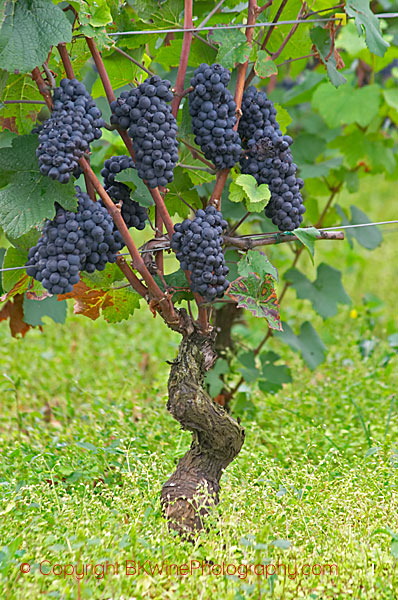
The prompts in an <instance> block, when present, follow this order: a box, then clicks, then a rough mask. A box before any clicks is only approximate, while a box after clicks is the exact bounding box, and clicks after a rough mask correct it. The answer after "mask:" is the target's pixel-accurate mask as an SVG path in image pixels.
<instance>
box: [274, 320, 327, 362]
mask: <svg viewBox="0 0 398 600" xmlns="http://www.w3.org/2000/svg"><path fill="white" fill-rule="evenodd" d="M282 325H283V331H282V332H279V331H276V332H275V333H274V335H276V336H277V337H280V339H281V340H282V341H283V342H285V343H286V344H288V345H289V346H290V347H291V348H292V349H293V350H295V351H297V352H300V354H301V355H302V357H303V359H304V361H305V363H306V364H307V365H308V367H309V368H310V369H311V370H313V369H315V368H316V367H317V366H318V365H319V364H320V363H321V362H323V361H324V360H325V352H326V347H325V345H324V343H323V342H322V340H321V339H320V337H319V336H318V334H317V332H316V331H315V329H314V328H313V326H312V325H311V323H309V322H308V321H305V323H303V324H302V326H301V329H300V333H299V335H295V334H294V333H293V331H292V329H291V328H290V327H289V325H288V324H287V323H284V322H283V323H282Z"/></svg>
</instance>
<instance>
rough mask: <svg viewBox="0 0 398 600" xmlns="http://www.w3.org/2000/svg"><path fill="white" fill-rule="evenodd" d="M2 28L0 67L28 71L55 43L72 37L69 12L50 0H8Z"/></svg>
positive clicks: (0, 30) (40, 60) (40, 62)
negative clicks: (67, 15) (67, 14)
mask: <svg viewBox="0 0 398 600" xmlns="http://www.w3.org/2000/svg"><path fill="white" fill-rule="evenodd" d="M3 11H4V12H3V21H2V23H1V29H0V68H2V69H6V70H7V71H10V72H14V71H15V70H19V71H22V72H24V73H26V72H27V71H31V70H32V69H34V68H35V67H37V66H40V65H41V64H42V63H43V62H44V61H45V60H46V58H47V56H48V53H49V51H50V48H51V46H56V45H57V44H59V43H60V42H70V41H71V40H72V26H71V24H70V23H69V21H68V19H67V17H66V15H65V13H64V12H63V11H62V9H61V8H59V7H58V6H54V5H53V4H52V2H50V0H18V2H15V1H14V0H6V3H5V5H4V8H3Z"/></svg>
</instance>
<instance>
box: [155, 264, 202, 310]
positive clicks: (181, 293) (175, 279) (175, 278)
mask: <svg viewBox="0 0 398 600" xmlns="http://www.w3.org/2000/svg"><path fill="white" fill-rule="evenodd" d="M164 280H165V281H166V284H167V286H168V287H170V288H174V289H175V290H176V291H175V293H173V302H174V303H179V302H181V301H182V300H193V299H194V298H193V293H192V292H191V290H190V289H189V283H188V280H187V277H186V275H185V272H184V271H183V270H182V269H178V270H177V271H174V272H173V273H169V274H168V275H165V276H164ZM155 281H156V283H157V284H158V286H159V287H160V289H161V290H164V289H165V286H164V283H163V281H162V280H161V279H160V277H159V276H158V275H155ZM181 288H185V289H181Z"/></svg>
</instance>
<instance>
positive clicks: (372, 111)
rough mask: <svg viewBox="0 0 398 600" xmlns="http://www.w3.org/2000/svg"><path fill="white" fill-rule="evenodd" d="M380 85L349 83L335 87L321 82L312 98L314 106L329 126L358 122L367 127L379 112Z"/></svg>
mask: <svg viewBox="0 0 398 600" xmlns="http://www.w3.org/2000/svg"><path fill="white" fill-rule="evenodd" d="M379 105H380V86H378V85H376V84H373V85H366V86H364V87H361V88H353V87H352V86H351V85H350V84H349V83H346V84H345V85H342V86H340V87H339V88H337V89H336V88H334V87H333V86H332V85H331V84H330V83H323V84H321V85H320V86H319V87H318V89H317V90H316V91H315V93H314V95H313V98H312V106H313V108H315V109H316V110H319V112H320V114H321V115H322V117H323V118H324V119H325V121H326V123H327V125H328V126H329V127H337V126H338V125H348V124H350V123H358V124H359V125H361V126H362V127H367V126H368V125H369V124H370V123H371V122H372V120H373V119H374V118H375V117H376V115H377V113H378V112H379Z"/></svg>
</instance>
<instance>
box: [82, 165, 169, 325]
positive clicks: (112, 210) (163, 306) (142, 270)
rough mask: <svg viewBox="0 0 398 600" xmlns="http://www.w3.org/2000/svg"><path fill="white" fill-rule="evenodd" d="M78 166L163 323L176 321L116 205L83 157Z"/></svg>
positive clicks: (167, 300)
mask: <svg viewBox="0 0 398 600" xmlns="http://www.w3.org/2000/svg"><path fill="white" fill-rule="evenodd" d="M79 164H80V166H81V167H82V169H83V171H84V172H85V173H87V175H88V177H89V178H90V180H91V182H92V184H93V186H94V188H95V190H96V191H97V192H98V194H99V196H100V198H101V200H102V202H103V203H104V205H105V206H106V208H107V209H108V212H109V214H110V215H111V217H112V219H113V221H114V223H115V225H116V227H117V228H118V230H119V231H120V234H121V236H122V238H123V241H124V243H125V244H126V246H127V249H128V251H129V252H130V255H131V258H132V259H133V265H134V268H135V269H136V270H137V271H138V272H139V274H140V275H141V277H142V278H143V279H144V281H145V283H146V284H147V286H148V290H149V292H150V294H151V296H152V297H153V298H154V299H155V300H156V301H157V302H158V306H159V309H160V312H161V313H162V315H163V317H164V319H165V321H166V322H168V323H170V322H173V321H178V317H177V315H176V313H175V311H174V307H173V304H172V303H171V300H170V298H169V297H167V296H166V295H165V294H164V293H163V292H162V290H161V289H160V288H159V286H158V285H157V283H156V281H155V280H154V278H153V277H152V275H151V274H150V272H149V271H148V269H147V267H146V265H145V263H144V261H143V259H142V257H141V254H140V253H139V251H138V248H137V246H136V245H135V243H134V241H133V239H132V237H131V235H130V232H129V230H128V227H127V225H126V223H125V222H124V220H123V217H122V215H121V214H120V212H119V210H118V209H117V207H116V205H115V204H114V203H113V202H112V200H111V198H110V197H109V196H108V194H107V193H106V191H105V189H104V188H103V186H102V185H101V183H100V182H99V180H98V178H97V176H96V175H95V173H94V171H93V170H92V168H91V167H90V165H89V163H88V162H87V160H86V159H85V158H84V157H82V158H80V160H79Z"/></svg>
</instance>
